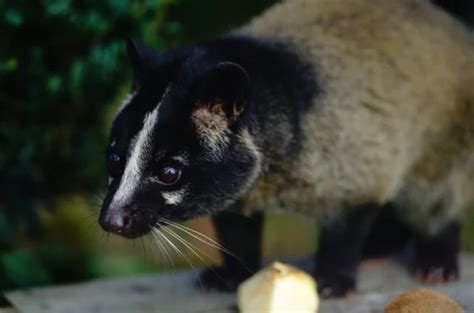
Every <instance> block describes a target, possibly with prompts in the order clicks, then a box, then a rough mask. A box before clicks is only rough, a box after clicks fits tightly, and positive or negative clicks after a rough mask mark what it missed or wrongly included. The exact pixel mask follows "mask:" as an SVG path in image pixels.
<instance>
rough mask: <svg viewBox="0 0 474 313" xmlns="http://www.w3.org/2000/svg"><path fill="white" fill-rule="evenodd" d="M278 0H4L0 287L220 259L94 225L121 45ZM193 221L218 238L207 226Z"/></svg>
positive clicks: (291, 246)
mask: <svg viewBox="0 0 474 313" xmlns="http://www.w3.org/2000/svg"><path fill="white" fill-rule="evenodd" d="M273 2H274V0H245V1H244V0H226V1H219V0H199V1H196V0H141V1H131V0H122V1H117V0H104V1H95V0H82V1H72V0H29V1H26V0H16V1H6V0H0V16H1V17H2V18H1V21H0V23H1V24H0V38H1V41H0V82H1V88H0V144H1V150H0V291H1V290H7V289H14V288H24V287H30V286H37V285H45V284H57V283H66V282H75V281H81V280H86V279H91V278H97V277H104V276H118V275H126V274H132V273H140V272H148V271H162V270H167V269H169V268H171V267H174V268H176V267H178V268H179V267H188V266H189V264H190V263H192V264H196V265H197V266H199V264H203V263H207V262H210V263H212V262H218V254H217V253H216V252H215V251H214V250H213V249H211V248H210V247H209V246H206V245H204V244H202V243H201V242H199V241H197V240H195V239H193V238H187V239H189V240H190V242H192V244H194V245H195V246H196V248H197V249H200V250H201V251H199V254H200V255H203V256H204V261H203V260H200V259H199V258H197V257H196V256H195V254H194V253H193V252H192V251H189V249H186V247H181V248H182V250H183V253H184V254H185V258H183V257H179V256H178V255H177V254H176V253H175V254H174V255H171V256H170V257H171V259H172V261H173V263H174V264H171V263H172V262H170V260H169V259H168V257H167V256H166V255H160V249H157V248H156V242H153V239H151V238H147V239H144V240H136V241H125V240H121V239H119V238H117V237H114V236H108V235H106V234H104V233H103V232H102V231H101V230H100V229H99V227H98V224H97V215H98V209H99V205H100V202H101V197H102V196H103V192H104V188H105V171H104V167H103V160H102V159H103V151H104V147H105V140H106V136H107V131H108V126H109V125H110V120H111V117H112V116H113V113H114V110H115V108H116V107H117V105H118V103H119V102H120V100H121V98H122V96H123V95H124V94H125V93H126V92H127V91H128V89H129V85H130V71H129V68H128V63H127V60H126V55H125V44H124V42H125V39H126V38H127V37H133V38H136V39H138V40H139V41H142V42H144V43H146V44H148V45H151V46H153V47H156V48H157V49H159V50H166V49H169V48H170V47H174V46H176V45H180V44H183V43H186V42H190V41H195V40H200V39H205V38H209V37H214V36H216V35H218V34H221V33H223V32H225V31H227V30H228V29H230V28H232V27H235V26H236V25H239V24H242V23H243V22H245V21H246V20H248V19H249V18H250V17H251V16H253V15H256V14H258V13H259V12H260V11H262V10H263V9H264V8H265V7H267V6H269V5H270V4H271V3H273ZM441 2H443V1H441ZM451 4H452V2H451ZM463 12H465V11H463ZM471 12H472V10H471ZM471 18H472V14H471ZM471 220H473V219H472V218H471ZM191 224H192V225H191V226H192V227H194V228H196V229H198V230H199V231H201V232H203V233H205V234H207V235H210V236H213V233H212V227H211V226H210V224H209V221H208V220H207V219H202V220H198V221H193V222H191ZM471 224H472V223H471ZM283 228H291V232H290V231H281V230H282V229H283ZM276 229H278V230H280V231H278V232H277V231H275V230H276ZM468 229H469V230H467V231H466V233H465V234H464V236H465V238H466V239H465V240H464V242H465V247H466V248H468V249H471V251H474V241H473V240H472V238H474V227H473V226H472V225H471V227H469V228H468ZM469 231H470V232H471V233H470V234H469V233H468V232H469ZM290 234H291V235H290ZM183 236H184V234H183ZM265 237H266V240H265V247H264V255H265V256H268V257H274V256H277V255H300V254H305V253H308V252H309V251H311V250H314V246H315V239H316V228H315V225H313V224H312V223H309V222H307V221H305V220H303V219H300V218H298V217H287V216H272V217H271V218H270V219H268V221H267V222H266V229H265ZM468 238H471V240H468ZM274 247H278V250H275V249H274ZM169 252H170V253H171V254H173V252H172V251H169ZM206 254H207V255H208V256H206Z"/></svg>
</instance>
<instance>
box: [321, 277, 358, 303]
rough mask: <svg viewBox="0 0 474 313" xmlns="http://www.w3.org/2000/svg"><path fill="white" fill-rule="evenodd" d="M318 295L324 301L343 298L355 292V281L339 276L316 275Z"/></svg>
mask: <svg viewBox="0 0 474 313" xmlns="http://www.w3.org/2000/svg"><path fill="white" fill-rule="evenodd" d="M315 276H316V282H317V284H318V293H319V295H320V296H321V298H323V299H332V298H343V297H347V296H349V295H351V294H352V293H354V292H355V279H354V278H353V277H345V276H342V275H341V276H339V275H324V274H316V275H315Z"/></svg>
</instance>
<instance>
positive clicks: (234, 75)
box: [196, 62, 249, 126]
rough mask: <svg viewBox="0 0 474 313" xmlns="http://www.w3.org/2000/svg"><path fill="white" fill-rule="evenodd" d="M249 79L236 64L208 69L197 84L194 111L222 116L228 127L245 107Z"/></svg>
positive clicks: (227, 63)
mask: <svg viewBox="0 0 474 313" xmlns="http://www.w3.org/2000/svg"><path fill="white" fill-rule="evenodd" d="M248 84H249V77H248V74H247V72H246V71H245V70H244V69H243V68H242V67H241V66H240V65H238V64H236V63H231V62H223V63H218V64H217V65H215V66H213V67H211V68H210V69H208V70H207V71H206V72H205V73H204V75H203V76H202V77H201V78H200V79H199V81H198V82H197V97H198V105H197V108H196V110H201V111H202V110H207V111H208V113H210V114H214V115H215V114H218V115H222V116H223V117H224V118H225V120H226V121H227V125H228V126H230V125H232V124H233V123H235V121H237V119H238V117H239V115H240V114H241V113H242V112H243V110H244V107H245V98H246V95H247V92H248Z"/></svg>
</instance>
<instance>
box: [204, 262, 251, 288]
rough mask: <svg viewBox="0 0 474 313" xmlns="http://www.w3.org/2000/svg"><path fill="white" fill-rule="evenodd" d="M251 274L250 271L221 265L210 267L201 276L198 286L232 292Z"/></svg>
mask: <svg viewBox="0 0 474 313" xmlns="http://www.w3.org/2000/svg"><path fill="white" fill-rule="evenodd" d="M251 275H252V274H251V273H250V272H242V271H240V272H239V271H235V270H234V271H232V270H228V269H226V268H221V267H216V268H208V269H206V270H204V271H203V272H202V273H201V275H200V276H199V281H198V286H199V287H201V288H203V289H204V290H206V291H223V292H232V291H235V290H237V287H238V286H239V284H240V283H241V282H243V281H244V280H246V279H247V278H249V277H250V276H251Z"/></svg>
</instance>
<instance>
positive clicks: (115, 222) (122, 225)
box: [99, 211, 130, 235]
mask: <svg viewBox="0 0 474 313" xmlns="http://www.w3.org/2000/svg"><path fill="white" fill-rule="evenodd" d="M99 224H100V226H102V228H103V229H104V230H105V231H109V232H112V233H114V234H117V235H125V234H127V233H128V232H129V230H130V216H129V215H128V213H127V212H122V211H111V212H107V213H105V214H103V215H101V217H100V218H99Z"/></svg>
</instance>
